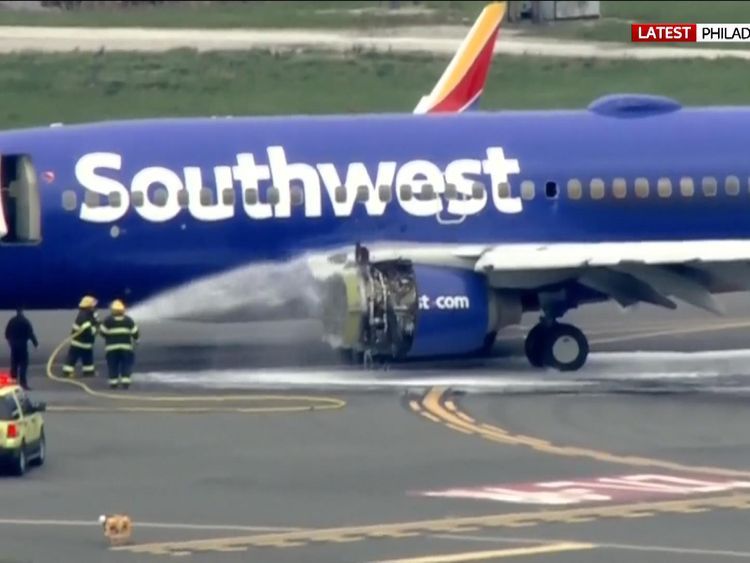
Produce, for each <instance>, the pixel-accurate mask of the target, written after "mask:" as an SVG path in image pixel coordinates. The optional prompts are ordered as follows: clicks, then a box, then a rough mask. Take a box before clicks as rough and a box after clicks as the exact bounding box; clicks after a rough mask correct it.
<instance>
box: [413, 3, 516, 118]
mask: <svg viewBox="0 0 750 563" xmlns="http://www.w3.org/2000/svg"><path fill="white" fill-rule="evenodd" d="M505 11H506V2H495V3H492V4H490V5H489V6H487V7H485V8H484V10H482V13H481V14H480V15H479V17H478V18H477V20H476V21H475V22H474V25H473V26H472V28H471V30H470V31H469V33H468V35H467V36H466V38H465V39H464V40H463V42H462V43H461V45H460V47H459V48H458V51H456V54H455V55H454V56H453V59H452V60H451V62H450V63H449V64H448V66H447V67H446V69H445V71H444V72H443V75H442V76H441V77H440V80H438V82H437V84H436V85H435V87H434V88H433V90H432V92H430V93H429V94H428V95H427V96H423V97H422V99H421V100H420V101H419V104H417V107H416V108H415V109H414V113H418V114H423V113H460V112H462V111H466V110H471V109H474V108H476V107H477V106H478V105H479V98H480V96H481V95H482V92H483V91H484V85H485V82H486V80H487V74H488V72H489V69H490V65H491V64H492V55H493V52H494V49H495V41H496V40H497V33H498V30H499V29H500V23H501V22H502V20H503V17H504V16H505Z"/></svg>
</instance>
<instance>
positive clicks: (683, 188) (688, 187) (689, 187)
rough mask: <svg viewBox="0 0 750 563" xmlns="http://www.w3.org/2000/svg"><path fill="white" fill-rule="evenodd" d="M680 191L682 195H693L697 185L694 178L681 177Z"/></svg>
mask: <svg viewBox="0 0 750 563" xmlns="http://www.w3.org/2000/svg"><path fill="white" fill-rule="evenodd" d="M680 193H681V194H682V197H693V196H694V195H695V185H694V184H693V179H692V178H680Z"/></svg>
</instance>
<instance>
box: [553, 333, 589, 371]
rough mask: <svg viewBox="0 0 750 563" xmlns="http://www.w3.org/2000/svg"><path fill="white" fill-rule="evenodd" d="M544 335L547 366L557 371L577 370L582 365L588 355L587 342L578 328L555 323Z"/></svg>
mask: <svg viewBox="0 0 750 563" xmlns="http://www.w3.org/2000/svg"><path fill="white" fill-rule="evenodd" d="M546 336H547V337H546V339H545V340H546V342H545V347H544V348H545V354H544V358H545V363H546V364H547V365H548V366H550V367H553V368H555V369H557V370H558V371H577V370H579V369H581V368H582V367H583V365H584V364H585V363H586V359H587V358H588V355H589V343H588V340H587V339H586V336H585V335H584V334H583V332H581V330H580V329H578V328H576V327H574V326H573V325H568V324H555V325H553V326H551V327H550V328H549V330H548V332H547V335H546ZM560 345H561V347H562V349H560Z"/></svg>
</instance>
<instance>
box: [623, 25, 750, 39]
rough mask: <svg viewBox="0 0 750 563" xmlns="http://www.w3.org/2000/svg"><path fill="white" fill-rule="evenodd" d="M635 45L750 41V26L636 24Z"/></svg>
mask: <svg viewBox="0 0 750 563" xmlns="http://www.w3.org/2000/svg"><path fill="white" fill-rule="evenodd" d="M630 39H631V41H632V42H634V43H701V42H706V43H733V42H748V41H750V24H742V23H634V24H631V26H630Z"/></svg>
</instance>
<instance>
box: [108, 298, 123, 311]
mask: <svg viewBox="0 0 750 563" xmlns="http://www.w3.org/2000/svg"><path fill="white" fill-rule="evenodd" d="M109 308H110V310H111V311H112V312H113V313H124V312H125V303H123V302H122V301H120V300H119V299H115V300H114V301H112V304H111V305H110V306H109Z"/></svg>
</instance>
